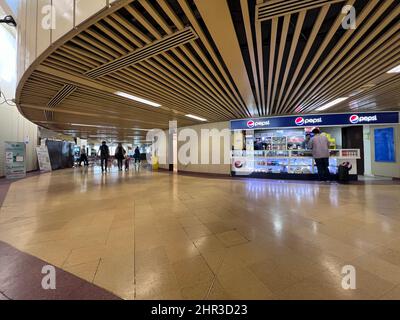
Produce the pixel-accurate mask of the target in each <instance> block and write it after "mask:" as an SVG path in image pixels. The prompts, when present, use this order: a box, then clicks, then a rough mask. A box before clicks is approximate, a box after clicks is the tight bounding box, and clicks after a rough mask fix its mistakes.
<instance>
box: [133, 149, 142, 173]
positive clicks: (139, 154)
mask: <svg viewBox="0 0 400 320" xmlns="http://www.w3.org/2000/svg"><path fill="white" fill-rule="evenodd" d="M133 157H134V158H135V168H139V167H140V157H141V153H140V149H139V147H136V149H135V154H134V156H133Z"/></svg>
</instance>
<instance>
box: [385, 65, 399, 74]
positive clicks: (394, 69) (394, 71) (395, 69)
mask: <svg viewBox="0 0 400 320" xmlns="http://www.w3.org/2000/svg"><path fill="white" fill-rule="evenodd" d="M387 73H400V65H398V66H397V67H394V68H393V69H391V70H389V71H388V72H387Z"/></svg>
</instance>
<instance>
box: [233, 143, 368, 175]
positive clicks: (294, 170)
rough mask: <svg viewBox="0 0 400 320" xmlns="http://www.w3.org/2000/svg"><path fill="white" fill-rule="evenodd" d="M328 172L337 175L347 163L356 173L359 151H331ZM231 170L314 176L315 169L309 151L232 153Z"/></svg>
mask: <svg viewBox="0 0 400 320" xmlns="http://www.w3.org/2000/svg"><path fill="white" fill-rule="evenodd" d="M330 154H331V157H330V159H329V170H330V172H331V173H332V174H337V171H338V166H339V165H340V164H341V163H343V162H349V163H351V165H352V166H353V169H352V171H351V174H355V173H356V172H357V159H360V150H357V149H345V150H331V151H330ZM232 170H233V171H234V172H250V173H251V172H261V173H288V174H316V173H317V167H316V165H315V162H314V159H313V157H312V151H310V150H286V151H281V150H279V151H278V150H262V151H261V150H258V151H238V150H235V151H233V152H232Z"/></svg>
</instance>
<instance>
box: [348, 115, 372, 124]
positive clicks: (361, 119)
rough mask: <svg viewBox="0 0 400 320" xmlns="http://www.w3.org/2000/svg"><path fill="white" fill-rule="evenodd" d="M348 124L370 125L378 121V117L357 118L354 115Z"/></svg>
mask: <svg viewBox="0 0 400 320" xmlns="http://www.w3.org/2000/svg"><path fill="white" fill-rule="evenodd" d="M349 120H350V123H352V124H357V123H365V122H366V123H370V122H376V121H378V116H377V115H375V116H358V115H356V114H354V115H352V116H351V117H350V119H349Z"/></svg>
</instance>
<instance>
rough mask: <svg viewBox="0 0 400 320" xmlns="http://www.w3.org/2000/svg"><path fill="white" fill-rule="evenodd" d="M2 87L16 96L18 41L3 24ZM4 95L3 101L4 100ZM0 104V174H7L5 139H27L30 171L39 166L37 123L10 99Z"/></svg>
mask: <svg viewBox="0 0 400 320" xmlns="http://www.w3.org/2000/svg"><path fill="white" fill-rule="evenodd" d="M0 43H1V50H0V88H1V91H2V93H3V95H4V96H5V97H6V98H7V100H11V99H14V98H15V85H16V57H17V56H16V41H15V37H14V36H13V35H12V34H11V33H10V32H9V31H7V30H6V29H5V27H4V26H1V25H0ZM4 96H3V98H2V99H0V103H2V102H3V101H4ZM8 103H9V104H11V105H9V104H7V103H3V104H0V177H2V176H4V174H5V173H4V160H5V154H4V142H5V141H10V142H25V141H29V143H28V144H27V159H26V164H27V170H28V171H33V170H36V169H37V158H36V150H35V147H36V144H37V131H38V130H37V126H36V125H35V124H33V123H32V122H30V121H28V120H26V119H25V118H24V117H23V116H22V115H21V114H20V113H19V111H18V109H17V107H16V106H15V105H14V104H13V103H12V102H11V101H9V102H8Z"/></svg>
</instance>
